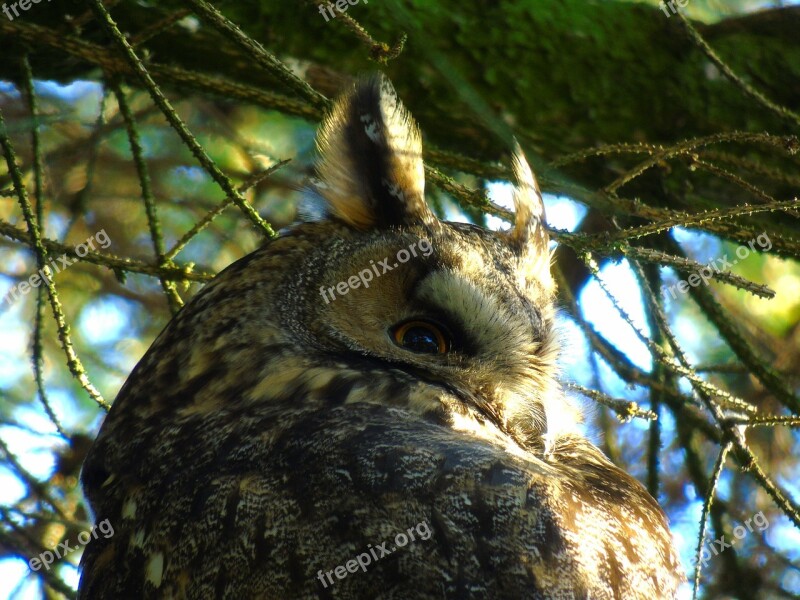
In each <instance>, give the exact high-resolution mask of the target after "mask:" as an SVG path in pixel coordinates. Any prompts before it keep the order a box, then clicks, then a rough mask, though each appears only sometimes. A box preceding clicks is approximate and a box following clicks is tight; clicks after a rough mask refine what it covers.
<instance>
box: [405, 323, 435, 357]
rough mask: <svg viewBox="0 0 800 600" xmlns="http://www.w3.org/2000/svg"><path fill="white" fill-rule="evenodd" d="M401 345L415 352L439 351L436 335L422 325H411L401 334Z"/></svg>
mask: <svg viewBox="0 0 800 600" xmlns="http://www.w3.org/2000/svg"><path fill="white" fill-rule="evenodd" d="M403 346H405V347H406V348H408V349H409V350H414V351H415V352H430V353H431V354H436V353H437V352H439V342H438V341H437V340H436V336H435V335H433V333H431V332H430V331H427V330H425V329H423V328H422V327H413V328H411V329H409V330H408V331H406V334H405V335H404V336H403Z"/></svg>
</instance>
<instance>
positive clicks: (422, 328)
mask: <svg viewBox="0 0 800 600" xmlns="http://www.w3.org/2000/svg"><path fill="white" fill-rule="evenodd" d="M393 338H394V341H395V343H396V344H397V345H398V346H401V347H403V348H405V349H406V350H411V351H412V352H420V353H424V354H444V353H445V352H447V351H448V349H449V336H447V337H446V336H445V334H444V332H443V331H442V328H441V327H439V326H438V325H436V324H434V323H430V322H427V321H408V322H406V323H401V324H400V325H398V326H396V327H395V329H394V331H393Z"/></svg>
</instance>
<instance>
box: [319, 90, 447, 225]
mask: <svg viewBox="0 0 800 600" xmlns="http://www.w3.org/2000/svg"><path fill="white" fill-rule="evenodd" d="M317 148H318V150H319V152H320V155H321V160H320V162H319V163H318V165H317V175H318V177H319V179H320V180H321V181H320V183H319V185H318V187H317V192H318V193H319V194H320V195H321V196H322V197H323V198H324V199H325V201H326V203H327V205H328V212H329V214H330V216H331V217H333V218H336V219H340V220H342V221H344V222H345V223H347V224H348V225H350V226H352V227H355V228H356V229H361V230H364V229H369V228H373V227H389V226H392V225H411V224H415V223H426V224H428V223H431V222H432V221H433V220H435V216H434V215H433V213H432V212H431V211H430V209H429V208H428V206H427V204H426V203H425V172H424V170H423V164H422V139H421V136H420V133H419V129H418V127H417V125H416V123H415V122H414V120H413V119H412V117H411V115H410V114H409V112H408V111H407V110H406V108H405V107H404V106H403V104H402V103H401V102H400V100H399V99H398V98H397V95H396V93H395V91H394V88H393V87H392V84H391V83H389V80H388V79H386V78H385V77H383V76H382V75H376V76H372V77H369V78H367V79H363V80H361V81H359V82H358V83H357V84H356V86H355V87H354V88H353V89H352V90H351V91H350V92H349V93H346V94H344V95H343V96H342V97H341V98H339V100H337V101H336V103H335V105H334V107H333V110H332V111H331V113H330V115H329V116H328V117H327V118H326V119H325V121H324V122H323V124H322V126H321V128H320V131H319V133H318V135H317Z"/></svg>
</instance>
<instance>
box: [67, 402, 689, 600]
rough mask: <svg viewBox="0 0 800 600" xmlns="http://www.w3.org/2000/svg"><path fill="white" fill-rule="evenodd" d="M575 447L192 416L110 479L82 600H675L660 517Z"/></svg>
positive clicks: (406, 418)
mask: <svg viewBox="0 0 800 600" xmlns="http://www.w3.org/2000/svg"><path fill="white" fill-rule="evenodd" d="M101 443H102V440H101ZM577 443H580V442H577ZM584 443H585V442H584ZM585 444H586V448H580V449H578V448H576V447H570V451H569V452H567V451H566V450H565V452H564V453H563V455H564V461H563V463H559V464H556V465H554V464H551V462H545V461H542V460H538V459H535V458H533V457H525V456H513V455H512V454H510V453H508V452H507V451H505V450H504V449H502V448H498V447H496V446H494V445H492V444H490V443H487V442H485V441H481V440H477V439H475V438H473V437H470V436H469V435H468V434H467V433H463V432H457V431H454V430H452V429H449V428H447V427H444V426H442V425H440V424H437V423H434V422H430V421H427V420H425V419H423V418H422V417H420V416H419V415H416V414H413V413H411V412H408V411H406V410H403V409H399V408H392V407H387V406H381V405H371V404H351V405H345V406H339V407H334V408H331V409H329V410H324V411H320V410H302V409H300V410H298V409H296V408H295V409H292V408H291V407H289V406H270V407H264V406H259V407H250V408H249V409H237V410H226V409H220V410H218V411H217V412H215V413H214V414H213V415H203V416H202V417H201V416H197V415H191V416H188V417H186V419H185V420H184V421H183V422H181V423H179V424H177V426H175V427H171V428H167V429H166V430H164V429H161V430H158V429H155V428H154V431H153V433H152V435H151V434H149V433H148V432H146V431H144V432H143V433H142V435H141V436H139V440H138V441H137V447H136V448H131V449H130V450H131V451H132V454H131V456H137V457H138V459H137V460H135V462H132V463H131V464H130V465H129V467H130V468H129V469H127V470H123V471H121V472H118V474H117V475H115V476H114V477H113V478H112V481H111V482H109V483H107V484H106V489H105V495H104V496H103V498H105V500H103V501H101V502H99V506H98V505H96V508H97V510H98V515H97V518H98V520H102V519H105V518H108V519H109V520H110V521H111V523H112V524H113V525H114V528H115V535H114V536H113V537H110V538H108V539H104V538H102V537H101V538H99V539H97V540H93V541H92V542H91V544H90V545H89V546H88V547H87V549H86V551H85V553H84V557H83V560H82V564H83V580H82V582H81V595H80V598H82V599H84V600H88V599H95V598H117V597H134V596H135V597H140V598H237V599H239V598H265V599H266V598H270V599H271V598H274V599H284V598H385V599H389V598H398V599H400V598H402V599H404V600H413V599H416V598H419V599H423V598H425V599H433V598H437V599H438V598H491V599H505V598H508V599H512V598H513V599H545V598H547V599H550V598H592V599H600V598H626V599H627V598H648V599H651V598H670V597H674V594H675V590H676V588H677V586H678V584H679V583H680V578H681V576H680V575H678V573H679V564H678V562H677V558H676V557H675V556H674V554H673V551H672V550H671V544H670V540H669V533H668V530H667V526H666V523H665V520H664V517H663V514H662V513H661V511H660V509H659V508H658V506H657V505H656V504H655V502H654V501H653V500H652V499H650V497H649V496H648V495H647V493H646V492H645V491H644V490H643V489H642V488H641V486H640V485H639V484H638V483H637V482H636V481H635V480H633V479H632V478H630V477H629V476H628V475H627V474H625V473H624V472H622V471H620V470H619V469H616V467H614V466H613V465H611V464H610V463H609V462H608V461H607V460H605V459H604V458H603V457H602V455H600V453H599V452H598V451H597V450H596V449H594V447H593V446H591V445H590V444H588V443H585ZM578 450H579V451H578ZM99 452H100V453H101V454H102V448H100V449H99ZM587 452H590V453H591V452H593V453H595V454H592V456H593V457H594V458H592V459H591V460H590V461H589V463H587V459H586V456H585V454H586V453H587ZM140 453H141V454H140ZM163 456H170V457H174V458H173V459H171V461H170V464H168V465H167V464H164V463H163V462H162V461H161V460H160V459H161V457H163ZM577 461H582V462H581V466H582V468H581V469H577V467H578V465H577ZM572 463H575V464H572ZM587 464H590V468H588V469H587V468H586V465H587ZM578 470H580V471H581V472H583V473H584V474H586V473H589V475H588V476H589V478H590V479H591V478H592V477H596V480H592V481H590V480H586V479H585V477H586V475H584V476H583V477H584V479H581V476H579V475H576V474H575V473H573V471H576V472H577V471H578ZM598 486H599V488H598Z"/></svg>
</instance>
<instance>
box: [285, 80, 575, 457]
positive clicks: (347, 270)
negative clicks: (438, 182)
mask: <svg viewBox="0 0 800 600" xmlns="http://www.w3.org/2000/svg"><path fill="white" fill-rule="evenodd" d="M317 147H318V151H319V154H320V160H319V162H318V164H317V176H318V178H317V180H316V182H315V184H314V187H313V190H312V191H311V195H312V196H313V197H314V198H315V199H316V200H317V202H316V204H317V205H319V206H321V208H322V210H321V211H317V217H316V219H314V220H312V222H306V223H304V224H301V225H299V226H297V227H295V228H294V229H292V230H290V231H289V233H288V235H289V236H301V237H302V238H303V239H304V240H305V241H307V242H310V243H311V244H312V245H313V246H314V249H313V252H311V254H310V258H309V259H308V260H307V261H306V262H305V263H304V264H303V265H302V266H300V267H299V268H298V270H299V271H300V272H299V273H295V276H294V280H293V283H291V284H290V287H291V288H292V289H291V291H290V292H289V293H287V296H288V297H290V298H292V299H293V300H292V303H291V305H286V307H285V310H284V311H283V312H284V315H285V316H286V322H287V323H291V324H292V327H293V328H294V330H295V332H296V333H299V334H300V335H301V337H302V339H303V340H304V343H306V344H308V345H309V346H312V347H314V348H315V350H317V351H321V352H325V353H326V354H327V355H329V356H331V357H333V356H336V357H337V358H338V359H339V365H338V366H340V367H342V366H351V367H352V368H355V369H369V368H374V369H375V370H376V373H374V376H375V380H376V381H381V380H385V379H386V378H387V377H388V378H389V380H391V382H392V383H391V385H389V386H388V388H389V389H383V390H377V389H374V388H373V387H372V386H370V385H365V384H361V385H360V386H354V387H356V388H358V387H360V389H361V392H360V393H359V392H358V391H357V389H353V388H350V389H349V390H348V397H347V399H346V401H348V402H350V401H361V400H365V399H368V400H369V399H373V398H380V399H381V401H386V396H387V395H388V396H389V397H390V398H391V397H395V396H399V398H398V399H397V402H398V404H402V403H408V404H410V405H411V406H413V407H414V408H416V409H417V410H420V411H422V412H426V413H430V414H431V415H438V416H439V417H441V418H443V419H445V420H447V421H449V422H450V423H451V424H453V425H455V426H462V427H467V428H473V429H476V430H481V431H483V432H484V433H485V432H486V431H487V430H488V431H492V432H494V433H500V434H502V435H506V436H510V437H511V438H513V439H514V440H515V441H516V442H517V443H523V444H524V445H526V446H528V447H531V446H534V447H535V446H537V445H538V444H539V443H542V442H543V443H544V445H545V446H546V445H547V440H548V438H552V437H553V436H558V435H561V434H563V433H570V432H572V431H573V430H574V428H575V424H576V421H577V412H576V410H575V409H574V408H573V407H572V406H571V405H569V404H568V402H567V401H566V400H565V399H564V397H563V396H562V395H561V394H559V393H557V390H556V386H555V383H554V381H555V380H554V376H555V364H554V362H555V359H556V351H557V347H558V342H557V339H556V335H555V329H554V305H553V302H554V293H555V286H554V283H553V279H552V277H551V274H550V251H549V249H548V235H547V231H546V229H545V225H544V205H543V203H542V197H541V194H540V192H539V187H538V185H537V183H536V180H535V178H534V175H533V173H532V172H531V169H530V167H529V166H528V164H527V162H526V160H525V157H524V156H523V154H522V151H521V149H520V148H519V147H518V146H517V147H516V148H515V151H514V154H513V172H514V177H515V179H516V182H515V186H514V191H513V198H514V206H515V209H516V219H515V223H514V226H513V227H512V228H511V229H509V230H508V231H488V230H486V229H483V228H480V227H477V226H474V225H470V224H464V223H454V222H447V221H442V220H439V219H438V218H437V217H436V215H434V213H433V212H432V211H431V209H430V208H429V207H428V205H427V203H426V201H425V169H424V166H423V161H422V141H421V135H420V131H419V128H418V127H417V125H416V123H415V122H414V120H413V118H412V117H411V115H410V114H409V112H408V111H407V110H406V109H405V107H404V106H403V104H402V103H401V102H400V100H399V99H398V98H397V96H396V94H395V91H394V89H393V88H392V86H391V84H390V83H389V81H388V80H387V79H385V78H384V77H381V76H373V77H370V78H367V79H363V80H361V81H359V82H358V83H357V84H356V85H355V86H354V87H353V88H352V89H351V90H350V91H348V92H346V93H345V94H344V95H343V96H341V97H340V98H339V100H338V101H337V102H336V103H335V105H334V107H333V109H332V111H331V112H330V114H329V116H328V117H327V118H326V119H325V121H324V123H323V124H322V126H321V128H320V130H319V134H318V138H317ZM290 281H291V278H290ZM343 362H344V363H347V365H343V364H342V363H343ZM378 372H379V373H380V376H378ZM376 385H377V384H376Z"/></svg>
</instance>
